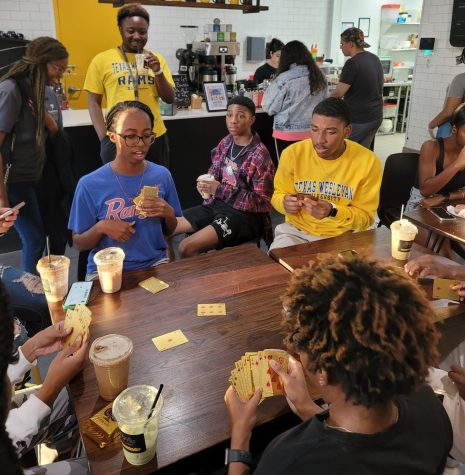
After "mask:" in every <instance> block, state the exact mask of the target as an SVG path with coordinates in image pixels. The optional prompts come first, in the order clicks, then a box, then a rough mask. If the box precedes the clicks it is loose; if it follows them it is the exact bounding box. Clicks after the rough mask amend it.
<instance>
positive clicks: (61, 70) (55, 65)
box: [49, 63, 66, 76]
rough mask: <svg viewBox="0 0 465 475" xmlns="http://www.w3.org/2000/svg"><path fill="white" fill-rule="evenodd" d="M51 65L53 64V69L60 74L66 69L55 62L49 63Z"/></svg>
mask: <svg viewBox="0 0 465 475" xmlns="http://www.w3.org/2000/svg"><path fill="white" fill-rule="evenodd" d="M49 64H50V65H51V66H53V69H55V71H56V72H57V73H58V74H59V75H60V76H63V74H65V73H66V69H63V68H62V67H61V66H58V64H55V63H49Z"/></svg>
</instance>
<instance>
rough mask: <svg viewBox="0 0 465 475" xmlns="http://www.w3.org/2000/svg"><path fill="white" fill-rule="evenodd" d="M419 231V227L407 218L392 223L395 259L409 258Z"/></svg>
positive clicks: (392, 242)
mask: <svg viewBox="0 0 465 475" xmlns="http://www.w3.org/2000/svg"><path fill="white" fill-rule="evenodd" d="M417 233H418V228H417V227H416V226H415V225H414V224H412V223H411V222H410V221H408V220H407V219H401V220H400V221H394V222H393V223H392V224H391V255H392V257H393V258H394V259H399V260H401V261H406V260H407V259H408V258H409V256H410V251H411V250H412V246H413V241H414V240H415V237H416V235H417Z"/></svg>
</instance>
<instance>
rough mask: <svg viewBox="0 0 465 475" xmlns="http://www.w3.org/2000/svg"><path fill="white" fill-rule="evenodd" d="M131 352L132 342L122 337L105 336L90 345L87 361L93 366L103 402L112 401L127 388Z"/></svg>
mask: <svg viewBox="0 0 465 475" xmlns="http://www.w3.org/2000/svg"><path fill="white" fill-rule="evenodd" d="M132 351H133V345H132V341H131V340H130V339H129V338H128V337H126V336H123V335H115V334H110V335H105V336H102V337H100V338H97V339H96V340H94V342H93V343H92V345H91V347H90V350H89V360H90V361H91V362H92V363H93V365H94V370H95V376H96V378H97V384H98V389H99V394H100V397H101V398H102V399H105V401H113V399H115V397H116V396H118V394H119V393H120V392H121V391H123V390H124V389H126V388H127V387H128V376H129V361H130V359H131V355H132Z"/></svg>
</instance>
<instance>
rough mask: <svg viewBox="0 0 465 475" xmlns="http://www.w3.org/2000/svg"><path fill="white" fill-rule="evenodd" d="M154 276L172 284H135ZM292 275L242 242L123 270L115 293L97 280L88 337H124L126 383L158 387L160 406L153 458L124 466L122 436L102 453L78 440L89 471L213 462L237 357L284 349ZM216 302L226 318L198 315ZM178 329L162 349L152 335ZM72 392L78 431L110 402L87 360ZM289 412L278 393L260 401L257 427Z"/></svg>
mask: <svg viewBox="0 0 465 475" xmlns="http://www.w3.org/2000/svg"><path fill="white" fill-rule="evenodd" d="M152 275H153V276H156V277H158V278H160V279H162V280H164V281H165V282H167V283H168V284H169V285H170V287H169V288H168V289H166V290H163V291H162V292H159V293H158V294H151V293H149V292H147V291H146V290H144V289H142V288H141V287H139V286H138V285H137V283H138V282H140V281H141V280H143V279H145V278H147V277H149V276H152ZM288 280H289V273H288V272H287V271H286V270H285V269H284V268H283V267H282V266H280V265H278V264H277V263H275V262H274V261H273V260H272V259H270V258H269V257H268V256H267V255H266V254H265V253H263V252H262V251H260V250H259V249H258V248H257V247H256V246H254V245H252V244H245V245H242V246H238V247H235V248H231V249H226V250H223V251H221V252H211V253H208V254H204V255H202V256H199V257H194V258H191V259H186V260H182V261H179V262H175V263H171V264H166V265H161V266H158V267H156V268H154V269H150V270H144V271H133V272H128V273H125V275H124V277H123V287H122V290H121V291H120V292H118V293H116V294H103V293H102V292H101V291H100V288H99V285H98V282H95V284H94V289H93V291H92V294H91V300H90V302H89V307H90V309H91V310H92V324H91V327H90V333H91V340H94V339H95V338H96V337H99V336H102V335H105V334H108V333H119V334H122V335H127V336H128V337H130V338H131V340H132V341H133V343H134V354H133V356H132V360H131V366H130V375H129V384H130V385H135V384H142V383H146V384H152V385H154V386H158V385H159V384H160V383H163V384H164V385H165V388H164V390H163V395H164V398H165V404H164V407H163V410H162V414H161V420H160V433H159V440H158V451H157V456H156V458H155V459H154V460H153V462H152V463H149V464H147V465H145V466H143V467H133V466H130V465H129V464H128V463H127V462H126V461H125V460H124V456H123V452H122V449H121V444H120V442H119V441H116V442H113V443H112V444H110V445H109V446H107V447H105V448H104V449H99V448H98V447H97V446H96V445H95V444H94V443H93V442H92V441H90V439H88V438H87V437H86V436H83V440H84V444H85V449H86V452H87V456H88V459H89V462H90V467H91V471H92V473H94V474H105V475H110V474H116V473H138V474H140V473H152V472H154V471H156V470H160V469H163V470H162V471H163V473H176V474H182V473H191V472H193V471H195V469H196V468H198V467H199V466H202V464H203V462H204V461H205V460H206V458H208V459H211V453H212V450H214V449H216V455H215V456H217V455H218V453H219V452H221V451H220V450H219V449H222V448H223V447H224V446H226V444H227V443H228V441H229V436H230V426H229V420H228V416H227V412H226V407H225V405H224V402H223V395H224V392H225V390H226V388H227V387H228V378H229V373H230V371H231V370H232V368H233V365H234V362H235V361H236V360H238V359H239V358H240V357H241V356H242V355H243V354H244V353H245V352H246V351H256V350H260V349H264V348H282V347H283V344H282V339H283V333H282V332H281V328H280V321H281V308H282V306H281V303H280V295H281V294H282V293H283V291H284V289H285V287H286V284H287V282H288ZM220 302H225V303H226V308H227V316H225V317H209V318H205V317H202V318H201V317H197V316H196V311H197V304H198V303H220ZM56 311H57V312H58V309H56ZM56 316H57V318H58V314H56ZM177 329H181V330H182V331H183V332H184V334H185V335H186V337H187V338H188V339H189V342H188V343H187V344H184V345H180V346H178V347H176V348H173V349H170V350H167V351H164V352H159V351H158V350H157V349H156V348H155V346H154V345H153V343H152V341H151V339H152V337H154V336H158V335H162V334H164V333H167V332H170V331H172V330H177ZM71 391H72V399H73V403H74V407H75V410H76V414H77V417H78V421H79V425H80V426H81V427H82V424H83V423H84V422H85V421H86V420H87V419H88V418H89V417H90V416H92V415H93V414H95V413H96V412H97V411H98V410H100V409H101V408H102V407H104V406H105V405H106V404H107V403H106V402H105V401H103V400H102V399H100V398H99V397H98V390H97V385H96V379H95V375H94V371H93V368H92V365H91V364H90V363H88V364H87V366H86V368H85V369H84V371H83V372H82V373H81V374H80V375H79V376H78V377H77V378H76V379H75V380H74V381H73V382H72V384H71ZM288 413H289V408H288V406H287V403H286V401H285V399H284V398H282V397H277V398H270V399H268V400H266V401H264V403H263V404H262V405H261V406H260V410H259V414H258V418H259V419H258V425H262V427H263V426H264V424H265V423H268V422H269V421H272V420H275V419H276V418H278V417H279V416H280V415H283V414H288ZM222 456H224V455H223V453H221V455H219V457H220V458H221V457H222Z"/></svg>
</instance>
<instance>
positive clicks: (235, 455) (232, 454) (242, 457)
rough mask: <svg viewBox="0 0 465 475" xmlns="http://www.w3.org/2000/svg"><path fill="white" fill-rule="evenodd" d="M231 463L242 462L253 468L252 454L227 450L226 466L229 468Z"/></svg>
mask: <svg viewBox="0 0 465 475" xmlns="http://www.w3.org/2000/svg"><path fill="white" fill-rule="evenodd" d="M231 462H241V463H245V464H246V465H248V466H249V467H251V466H252V454H251V453H250V452H246V451H245V450H236V449H226V453H225V457H224V464H225V465H226V467H227V466H228V465H229V464H230V463H231Z"/></svg>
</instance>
